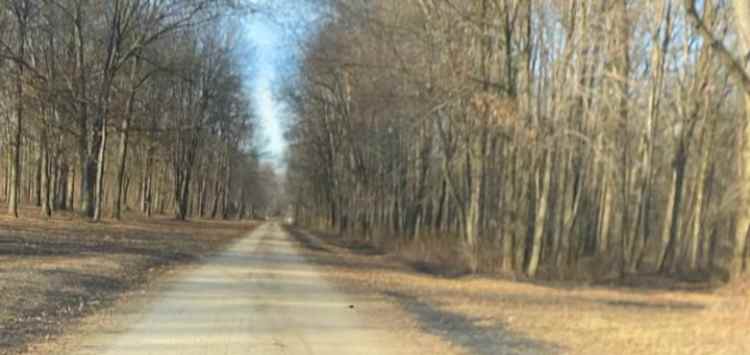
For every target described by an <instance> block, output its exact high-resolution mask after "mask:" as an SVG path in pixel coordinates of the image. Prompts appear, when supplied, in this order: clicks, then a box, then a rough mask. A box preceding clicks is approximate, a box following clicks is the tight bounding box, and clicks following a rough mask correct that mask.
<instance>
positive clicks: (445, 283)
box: [295, 231, 750, 354]
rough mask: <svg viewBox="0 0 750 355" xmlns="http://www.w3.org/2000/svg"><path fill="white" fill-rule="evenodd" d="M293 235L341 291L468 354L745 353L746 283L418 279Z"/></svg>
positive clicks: (393, 261) (368, 257) (397, 262)
mask: <svg viewBox="0 0 750 355" xmlns="http://www.w3.org/2000/svg"><path fill="white" fill-rule="evenodd" d="M295 234H296V235H297V237H298V238H299V239H301V240H302V241H303V243H304V244H306V245H307V246H308V251H309V253H310V254H311V255H312V257H311V260H315V262H317V263H318V264H320V265H321V266H322V267H325V268H328V269H329V271H330V272H329V273H327V274H329V275H335V276H334V277H335V278H336V281H337V283H338V284H341V285H348V286H347V287H352V288H355V289H360V290H365V292H371V293H372V292H375V293H379V294H382V295H385V296H386V297H389V298H390V299H391V300H393V301H394V302H396V303H398V304H400V305H401V306H402V307H403V309H405V310H406V311H407V312H408V313H409V314H411V316H412V317H413V318H414V319H415V320H416V321H417V322H418V323H419V324H420V327H421V328H422V329H423V330H424V331H427V332H429V333H432V334H436V335H439V336H440V337H442V338H444V339H445V340H447V341H449V342H450V343H451V344H453V345H454V346H456V347H457V348H460V349H462V350H463V351H464V352H466V353H471V354H506V353H507V354H541V353H566V354H750V332H748V329H750V287H749V286H748V285H750V283H742V282H738V283H735V284H733V285H730V286H725V287H722V288H718V289H701V290H686V289H684V288H679V289H670V288H665V287H654V286H648V285H658V284H660V282H659V281H658V280H653V282H651V283H640V284H639V285H640V286H639V287H622V286H580V285H576V284H570V283H568V284H560V283H554V284H553V283H529V282H515V281H513V280H510V279H500V278H492V277H485V276H450V275H449V276H450V277H447V276H446V275H436V274H434V273H425V272H424V271H423V270H420V269H419V268H418V267H415V265H414V264H413V263H411V262H409V261H408V260H404V258H402V257H401V256H397V255H392V254H391V255H389V254H382V253H376V252H373V251H372V250H369V249H367V248H366V247H364V246H362V245H361V243H354V242H351V241H344V240H342V239H341V238H337V237H335V236H334V235H331V234H325V233H315V235H310V234H307V233H303V232H299V231H296V232H295Z"/></svg>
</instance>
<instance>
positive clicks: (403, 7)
mask: <svg viewBox="0 0 750 355" xmlns="http://www.w3.org/2000/svg"><path fill="white" fill-rule="evenodd" d="M327 3H328V4H330V11H329V13H330V17H329V18H327V19H326V21H325V23H324V24H323V25H322V30H321V31H320V34H319V36H317V37H316V38H314V39H312V40H311V41H309V42H308V43H307V44H306V46H305V47H304V49H303V54H304V64H303V68H302V70H301V73H300V77H299V79H298V80H296V81H294V82H292V83H290V86H289V89H288V90H287V91H288V92H287V94H288V96H289V98H290V100H289V101H290V103H291V105H292V108H293V109H294V112H295V113H296V116H295V119H294V120H293V122H292V124H291V129H290V133H289V139H290V149H289V150H290V151H289V169H288V177H287V180H288V183H289V184H288V186H289V187H288V190H289V194H290V196H291V199H292V200H293V203H294V206H295V211H294V212H295V220H296V221H297V223H299V224H300V225H303V226H314V227H321V228H326V229H329V230H334V231H336V232H337V233H339V234H341V235H342V236H352V237H353V238H357V239H361V240H364V241H366V242H368V243H370V244H372V245H375V246H381V247H386V249H387V248H397V249H401V250H410V251H412V252H413V253H414V254H415V256H414V257H415V258H417V259H421V260H423V261H425V262H429V263H434V264H437V265H436V267H447V268H449V269H450V268H458V269H463V270H466V271H468V272H485V273H499V274H503V275H512V276H513V277H517V278H529V279H546V280H579V281H586V282H594V281H597V282H601V281H610V282H615V281H617V280H621V281H622V282H629V280H632V279H633V278H634V277H635V278H636V279H637V278H638V277H643V278H644V280H646V279H650V278H651V277H653V276H654V275H656V276H660V277H664V276H666V277H668V278H672V279H677V280H680V281H694V282H698V283H707V282H714V283H715V282H725V281H727V280H731V279H740V278H741V277H742V275H743V274H744V273H745V271H747V269H748V268H749V266H750V251H749V248H750V243H748V242H747V241H748V226H749V224H750V205H748V203H749V202H750V178H749V177H748V174H749V173H750V144H747V142H748V140H750V131H749V130H748V128H747V127H749V126H748V117H750V116H749V115H748V113H749V110H750V106H748V103H749V102H750V100H749V99H748V97H750V85H748V83H750V80H749V79H748V78H749V76H748V71H747V68H746V65H745V63H746V55H745V53H747V52H748V48H750V29H748V27H747V24H748V23H750V18H748V14H750V8H749V7H748V6H750V5H748V4H747V3H746V2H745V1H693V0H685V1H676V0H668V1H646V0H643V1H641V0H617V1H588V0H580V1H563V2H560V1H528V0H472V1H444V0H405V1H403V0H399V1H393V0H383V1H356V0H355V1H335V0H334V1H330V2H327ZM664 282H667V281H664Z"/></svg>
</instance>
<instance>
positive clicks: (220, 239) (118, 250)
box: [0, 209, 253, 355]
mask: <svg viewBox="0 0 750 355" xmlns="http://www.w3.org/2000/svg"><path fill="white" fill-rule="evenodd" d="M22 212H23V213H22V214H23V215H26V216H28V215H34V214H36V213H37V211H34V210H33V209H25V210H24V211H22ZM252 227H253V224H252V223H250V222H237V221H227V222H223V221H204V220H198V221H191V222H179V221H175V220H172V219H170V218H167V217H157V218H154V219H144V218H140V217H137V216H126V217H125V218H124V219H123V222H118V221H111V220H105V221H103V222H101V223H89V222H87V221H85V220H83V219H81V218H79V217H77V216H76V215H74V214H60V215H57V216H55V217H54V218H51V219H41V218H28V217H26V218H19V219H13V218H8V217H0V354H3V355H4V354H20V353H23V352H24V351H26V350H27V349H29V346H30V344H32V343H36V342H40V341H46V340H50V339H51V338H55V337H56V336H57V335H59V334H61V333H62V331H63V330H64V329H66V328H67V327H69V326H71V325H73V324H74V323H75V322H76V321H77V320H79V319H81V318H82V317H84V316H87V315H90V314H93V313H96V312H98V311H101V310H103V309H106V308H107V307H109V306H110V305H111V304H112V303H113V302H115V300H117V299H118V298H121V297H123V296H124V295H126V294H127V293H128V292H131V291H132V290H135V289H142V288H144V287H146V285H148V284H149V283H150V282H151V281H152V280H154V279H155V278H156V277H157V276H159V275H161V274H162V273H163V272H164V271H167V270H171V269H172V268H174V267H175V266H177V265H184V264H188V263H190V262H191V261H194V260H196V259H198V258H201V257H204V256H207V255H209V254H211V253H213V252H215V251H218V250H221V249H222V247H223V246H225V245H226V244H227V243H229V242H231V241H232V240H235V239H236V238H238V237H241V236H243V235H245V234H246V232H248V231H249V230H250V229H251V228H252Z"/></svg>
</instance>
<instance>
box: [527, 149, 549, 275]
mask: <svg viewBox="0 0 750 355" xmlns="http://www.w3.org/2000/svg"><path fill="white" fill-rule="evenodd" d="M551 157H552V152H551V151H550V150H548V151H547V152H546V153H545V158H544V163H543V164H542V166H541V169H542V171H541V174H542V178H541V181H540V185H539V186H538V187H537V189H536V190H537V191H538V194H539V196H538V198H537V202H536V213H535V216H534V234H533V238H532V244H531V255H530V256H529V266H528V268H527V270H526V273H527V274H528V275H529V277H534V276H536V273H537V270H538V269H539V264H540V262H541V255H542V243H543V240H542V239H543V237H544V225H545V221H546V218H547V202H548V200H549V196H548V195H549V189H550V180H551V176H552V172H551V171H550V170H551V166H550V165H551Z"/></svg>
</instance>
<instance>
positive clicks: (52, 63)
mask: <svg viewBox="0 0 750 355" xmlns="http://www.w3.org/2000/svg"><path fill="white" fill-rule="evenodd" d="M1 4H2V5H0V6H2V7H1V8H0V9H1V10H2V12H0V72H2V75H3V78H4V80H3V81H2V83H0V93H2V94H1V95H0V120H1V122H2V124H0V155H2V157H3V159H0V184H2V185H0V187H2V188H0V199H2V200H3V201H5V202H6V203H7V206H8V213H9V214H10V215H11V216H16V217H18V216H19V213H20V212H19V211H20V206H22V205H35V206H38V207H39V208H38V210H39V211H40V212H39V213H41V215H42V216H50V215H51V214H53V213H55V212H56V211H64V210H75V211H77V212H79V213H80V214H82V215H83V216H85V217H88V218H90V219H91V220H93V221H98V220H100V219H102V218H103V217H107V218H109V217H112V218H114V219H119V218H121V216H122V215H123V214H124V213H125V212H127V211H137V212H139V213H141V214H143V215H146V216H151V215H152V214H171V215H173V216H174V217H176V218H177V219H180V220H184V219H187V218H189V217H191V216H198V217H210V218H244V217H249V216H253V215H256V214H261V213H262V212H260V211H261V210H262V209H264V208H265V204H267V202H266V201H269V199H270V197H269V196H267V195H268V193H267V192H266V191H264V190H263V189H262V188H261V186H262V181H265V180H269V179H273V176H272V175H273V173H274V172H273V169H271V168H270V167H269V166H264V164H262V163H261V162H260V160H259V153H260V152H259V149H258V147H257V144H256V142H254V141H253V139H254V132H255V128H256V125H257V124H256V120H255V117H254V116H253V112H252V102H251V100H250V97H249V94H248V93H247V90H246V85H247V79H246V71H247V68H246V67H245V66H246V63H243V60H242V55H243V53H241V50H242V49H243V48H245V47H246V46H245V44H244V43H242V41H243V38H242V37H241V36H240V35H239V34H238V33H239V32H240V31H238V26H241V24H240V23H239V22H238V21H236V19H235V18H233V14H241V13H243V11H248V10H247V9H245V8H243V6H242V4H240V3H238V2H233V1H230V0H159V1H150V0H111V1H109V0H108V1H92V0H3V1H2V3H1ZM245 54H246V53H245ZM34 213H35V214H36V213H37V212H34ZM110 214H111V215H110Z"/></svg>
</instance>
